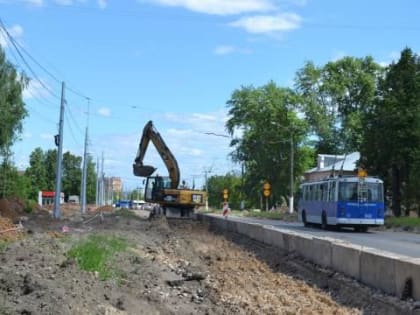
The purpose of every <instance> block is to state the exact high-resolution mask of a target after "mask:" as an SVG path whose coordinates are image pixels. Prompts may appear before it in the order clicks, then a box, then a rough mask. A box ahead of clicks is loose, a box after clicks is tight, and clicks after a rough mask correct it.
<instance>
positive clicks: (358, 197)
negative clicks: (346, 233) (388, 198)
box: [298, 175, 385, 232]
mask: <svg viewBox="0 0 420 315" xmlns="http://www.w3.org/2000/svg"><path fill="white" fill-rule="evenodd" d="M298 211H299V219H300V220H301V221H302V222H303V224H304V225H305V226H306V225H308V224H309V223H314V224H320V225H321V227H322V228H324V229H326V228H327V226H328V225H334V226H349V227H354V229H355V230H357V231H362V232H366V231H367V229H368V227H370V226H379V225H383V224H384V212H385V206H384V194H383V181H382V180H380V179H379V178H375V177H369V176H365V175H362V176H343V177H328V178H325V179H323V180H318V181H314V182H306V183H303V184H301V186H300V197H299V203H298Z"/></svg>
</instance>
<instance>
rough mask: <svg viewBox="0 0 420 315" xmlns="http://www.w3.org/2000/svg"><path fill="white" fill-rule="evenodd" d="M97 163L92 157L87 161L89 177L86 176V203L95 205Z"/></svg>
mask: <svg viewBox="0 0 420 315" xmlns="http://www.w3.org/2000/svg"><path fill="white" fill-rule="evenodd" d="M95 167H96V165H95V163H94V162H93V159H92V157H91V156H90V155H88V159H87V176H86V178H87V179H86V202H87V203H95V201H96V170H95Z"/></svg>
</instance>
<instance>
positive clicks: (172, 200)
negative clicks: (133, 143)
mask: <svg viewBox="0 0 420 315" xmlns="http://www.w3.org/2000/svg"><path fill="white" fill-rule="evenodd" d="M150 141H152V143H153V144H154V146H155V147H156V150H157V151H158V153H159V155H160V157H161V158H162V160H163V162H164V163H165V166H166V168H167V170H168V173H169V176H159V175H155V176H151V175H152V174H153V173H154V172H155V170H156V168H155V167H154V166H151V165H144V164H143V159H144V156H145V154H146V151H147V147H148V145H149V142H150ZM133 173H134V175H135V176H140V177H146V182H145V191H144V199H145V201H146V202H150V203H153V204H155V205H156V206H155V207H154V208H153V211H152V213H151V216H154V215H161V214H163V215H165V216H166V217H168V218H191V217H192V215H193V214H194V209H196V208H198V207H200V206H203V205H204V202H205V198H206V193H205V192H204V191H200V190H195V189H189V188H186V187H185V185H183V186H181V187H179V181H180V172H179V167H178V162H177V161H176V159H175V157H174V155H173V154H172V152H171V150H169V148H168V147H167V146H166V144H165V142H164V141H163V139H162V137H161V135H160V134H159V132H158V131H157V130H156V128H155V127H154V126H153V122H152V121H149V122H148V123H147V124H146V125H145V126H144V128H143V135H142V137H141V140H140V144H139V148H138V150H137V155H136V158H135V159H134V164H133Z"/></svg>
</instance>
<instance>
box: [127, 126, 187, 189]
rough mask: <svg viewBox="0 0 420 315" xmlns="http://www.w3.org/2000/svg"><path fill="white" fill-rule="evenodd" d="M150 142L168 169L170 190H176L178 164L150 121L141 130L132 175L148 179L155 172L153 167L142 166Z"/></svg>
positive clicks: (178, 176)
mask: <svg viewBox="0 0 420 315" xmlns="http://www.w3.org/2000/svg"><path fill="white" fill-rule="evenodd" d="M150 140H151V141H152V142H153V144H154V145H155V147H156V150H157V151H158V152H159V154H160V156H161V157H162V160H163V162H164V163H165V166H166V168H167V169H168V172H169V177H170V179H171V188H174V189H176V188H178V185H179V178H180V174H179V167H178V162H177V161H176V159H175V157H174V155H173V154H172V152H171V151H170V150H169V148H168V147H167V146H166V144H165V141H163V139H162V137H161V136H160V134H159V132H158V131H157V130H156V128H155V127H154V126H153V122H152V121H151V120H150V121H149V122H148V123H147V124H146V125H145V126H144V128H143V135H142V137H141V140H140V144H139V148H138V150H137V155H136V158H135V159H134V164H133V173H134V175H135V176H141V177H149V176H150V175H152V174H153V172H154V171H155V170H156V168H155V167H153V166H150V165H144V164H143V159H144V156H145V154H146V151H147V147H148V146H149V142H150Z"/></svg>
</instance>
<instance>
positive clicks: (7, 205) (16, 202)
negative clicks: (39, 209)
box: [0, 197, 25, 222]
mask: <svg viewBox="0 0 420 315" xmlns="http://www.w3.org/2000/svg"><path fill="white" fill-rule="evenodd" d="M24 209H25V201H24V200H22V199H20V198H18V197H9V198H3V199H0V216H2V217H4V218H9V219H10V220H12V221H13V222H16V221H19V218H20V217H21V216H23V215H25V211H24Z"/></svg>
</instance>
